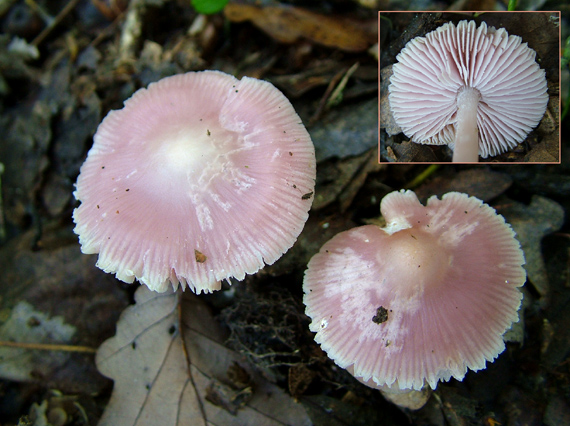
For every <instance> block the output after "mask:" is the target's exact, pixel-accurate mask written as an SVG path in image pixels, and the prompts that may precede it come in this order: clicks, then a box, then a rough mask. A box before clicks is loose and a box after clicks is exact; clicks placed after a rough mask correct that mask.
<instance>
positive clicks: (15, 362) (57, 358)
mask: <svg viewBox="0 0 570 426" xmlns="http://www.w3.org/2000/svg"><path fill="white" fill-rule="evenodd" d="M75 332H76V329H75V327H73V326H72V325H70V324H66V323H65V322H64V320H63V318H62V317H50V316H48V315H46V314H45V313H43V312H38V311H36V310H34V307H33V306H32V305H30V304H29V303H27V302H20V303H18V304H17V305H16V306H14V308H13V309H12V312H11V314H10V317H9V318H8V320H7V321H6V322H5V323H4V324H3V325H2V327H0V340H5V341H9V342H28V343H68V342H69V341H70V340H71V338H72V337H73V335H74V334H75ZM68 358H69V354H68V353H62V352H54V351H49V352H45V351H34V350H30V349H23V348H12V347H0V377H1V378H3V379H9V380H14V381H18V382H29V381H34V380H36V379H37V378H38V377H37V375H38V374H41V375H42V376H45V377H51V375H52V373H53V372H54V371H55V370H57V369H58V368H61V366H62V365H63V364H64V363H65V362H66V361H67V359H68Z"/></svg>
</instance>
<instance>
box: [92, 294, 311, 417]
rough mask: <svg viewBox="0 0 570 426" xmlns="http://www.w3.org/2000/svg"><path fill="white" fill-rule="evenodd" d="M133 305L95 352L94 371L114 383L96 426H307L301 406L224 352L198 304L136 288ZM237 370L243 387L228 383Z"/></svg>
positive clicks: (232, 354)
mask: <svg viewBox="0 0 570 426" xmlns="http://www.w3.org/2000/svg"><path fill="white" fill-rule="evenodd" d="M135 301H136V303H135V305H132V306H130V307H128V308H127V309H126V310H125V311H124V312H123V314H122V315H121V318H120V319H119V322H118V323H117V334H116V336H115V337H112V338H111V339H109V340H107V341H106V342H105V343H103V345H101V347H100V348H99V351H98V352H97V358H96V363H97V367H98V368H99V371H101V373H102V374H104V375H105V376H107V377H109V378H111V379H113V380H114V382H115V384H114V389H113V393H112V395H111V400H110V401H109V403H108V405H107V408H106V409H105V412H104V414H103V416H102V417H101V420H100V422H99V425H100V426H106V425H118V424H120V425H123V426H130V425H133V426H134V425H137V426H143V425H157V424H160V425H164V426H170V425H172V426H181V425H198V424H202V425H242V426H243V425H252V426H253V425H255V426H258V425H260V426H265V425H267V426H273V425H275V426H277V425H299V426H302V425H310V424H311V422H310V419H309V417H308V415H307V414H306V412H305V410H304V409H303V407H302V406H301V405H299V404H296V403H295V402H294V400H293V398H291V397H290V396H289V395H288V394H286V393H284V392H283V390H281V389H280V388H278V387H277V386H275V385H273V384H271V383H269V382H268V381H266V380H265V379H263V378H262V376H261V375H260V374H259V373H258V372H257V371H255V370H254V369H253V368H252V367H251V366H250V365H249V364H248V363H247V362H246V361H245V359H244V357H243V356H242V355H240V354H238V353H236V352H233V351H231V350H229V349H227V348H226V347H225V346H224V340H225V336H224V333H223V331H222V330H221V329H219V328H218V326H217V324H216V321H215V319H214V318H213V316H212V315H211V314H210V312H209V311H208V307H207V306H206V305H205V304H204V303H203V302H202V301H201V300H200V299H199V298H198V297H196V296H195V295H192V294H189V293H188V292H186V293H181V292H180V291H178V292H173V291H169V292H166V293H155V292H152V291H150V290H148V289H147V288H146V287H145V286H141V287H139V289H138V290H137V292H136V293H135ZM236 370H237V371H238V372H240V374H237V375H241V376H242V377H246V379H242V380H235V376H236V373H235V372H236ZM240 387H241V389H240Z"/></svg>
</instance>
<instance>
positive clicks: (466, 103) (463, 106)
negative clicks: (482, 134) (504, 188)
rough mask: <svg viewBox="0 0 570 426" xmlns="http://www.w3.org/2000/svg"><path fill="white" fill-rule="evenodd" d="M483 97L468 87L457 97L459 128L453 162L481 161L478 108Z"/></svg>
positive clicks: (457, 127) (457, 128) (456, 134)
mask: <svg viewBox="0 0 570 426" xmlns="http://www.w3.org/2000/svg"><path fill="white" fill-rule="evenodd" d="M480 98H481V95H480V93H479V91H478V90H477V89H474V88H472V87H466V88H465V89H463V90H462V91H461V92H459V94H458V95H457V107H458V109H457V126H456V133H455V148H454V149H453V162H454V163H457V162H462V163H476V162H477V161H479V132H478V129H477V106H478V105H479V99H480Z"/></svg>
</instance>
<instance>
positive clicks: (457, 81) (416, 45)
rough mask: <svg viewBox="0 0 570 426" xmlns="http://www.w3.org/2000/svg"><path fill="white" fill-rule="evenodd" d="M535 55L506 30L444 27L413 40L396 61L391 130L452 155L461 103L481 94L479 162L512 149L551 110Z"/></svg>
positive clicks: (465, 23)
mask: <svg viewBox="0 0 570 426" xmlns="http://www.w3.org/2000/svg"><path fill="white" fill-rule="evenodd" d="M535 56H536V52H535V51H534V50H532V49H531V48H529V47H528V45H527V43H523V42H522V39H521V37H519V36H514V35H511V36H509V35H508V34H507V31H506V30H505V29H504V28H500V29H498V30H497V29H495V28H494V27H487V24H486V23H485V22H482V23H481V25H480V26H479V27H478V28H477V27H476V24H475V22H474V21H461V22H459V24H458V25H457V27H456V26H455V25H454V24H453V23H451V22H450V23H447V24H445V25H442V26H441V27H439V28H437V29H436V30H435V31H432V32H430V33H428V34H427V35H426V36H425V37H416V38H414V39H412V40H411V41H409V42H408V44H406V46H405V47H404V49H402V51H401V52H400V53H399V54H398V56H397V57H396V58H397V60H398V63H396V64H394V66H393V71H394V74H393V75H392V77H391V78H390V86H389V92H390V95H389V99H390V106H391V109H392V113H393V115H394V119H395V120H396V123H397V124H398V125H399V126H400V127H401V128H402V131H403V132H404V133H405V134H406V136H408V137H410V138H412V141H413V142H417V143H423V144H440V145H441V144H448V145H450V147H451V148H452V149H453V147H454V141H455V131H456V128H455V126H456V113H457V109H458V105H457V104H458V97H459V95H460V93H461V91H462V89H463V88H465V87H471V88H474V89H477V90H478V91H479V94H480V100H479V105H478V109H477V126H478V129H479V155H481V157H483V158H487V157H488V156H495V155H498V154H501V153H503V152H506V151H508V150H510V149H512V148H514V147H515V146H516V145H517V144H518V143H519V142H521V141H523V140H524V139H525V137H526V135H527V134H528V133H529V132H530V131H531V130H532V129H533V128H534V127H536V126H537V125H538V123H540V120H541V119H542V116H543V115H544V112H545V110H546V105H547V103H548V94H547V93H546V90H547V84H546V78H545V72H544V70H542V69H540V67H539V65H538V64H537V63H536V61H535Z"/></svg>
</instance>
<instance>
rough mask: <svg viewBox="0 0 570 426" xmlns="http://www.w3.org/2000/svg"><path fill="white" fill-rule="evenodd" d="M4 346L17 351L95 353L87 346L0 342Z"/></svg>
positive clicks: (95, 350)
mask: <svg viewBox="0 0 570 426" xmlns="http://www.w3.org/2000/svg"><path fill="white" fill-rule="evenodd" d="M1 346H5V347H8V348H19V349H36V350H41V351H63V352H84V353H93V354H94V353H95V352H97V349H95V348H90V347H88V346H73V345H60V344H49V343H27V342H5V341H0V347H1Z"/></svg>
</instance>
